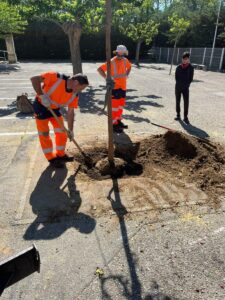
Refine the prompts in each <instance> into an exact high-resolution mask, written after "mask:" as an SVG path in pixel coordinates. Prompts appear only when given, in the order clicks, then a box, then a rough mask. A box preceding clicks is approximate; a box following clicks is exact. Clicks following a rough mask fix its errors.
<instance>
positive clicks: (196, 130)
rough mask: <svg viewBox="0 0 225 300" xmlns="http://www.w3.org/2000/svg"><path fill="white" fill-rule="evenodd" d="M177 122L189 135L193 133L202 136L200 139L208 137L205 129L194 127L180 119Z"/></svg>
mask: <svg viewBox="0 0 225 300" xmlns="http://www.w3.org/2000/svg"><path fill="white" fill-rule="evenodd" d="M179 123H180V125H181V126H182V127H183V128H184V130H186V131H187V132H188V133H189V134H191V135H194V136H196V137H199V138H202V139H205V138H209V137H210V136H209V135H208V133H207V132H206V131H204V130H202V129H200V128H198V127H195V126H193V125H191V124H186V123H184V122H183V121H182V120H180V121H179Z"/></svg>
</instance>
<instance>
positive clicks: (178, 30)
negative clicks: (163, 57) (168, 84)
mask: <svg viewBox="0 0 225 300" xmlns="http://www.w3.org/2000/svg"><path fill="white" fill-rule="evenodd" d="M168 20H169V23H170V30H169V39H170V41H173V42H174V47H173V55H172V60H171V66H170V72H169V74H171V71H172V67H173V61H174V53H175V50H176V46H177V42H178V41H179V39H180V38H181V36H182V35H183V34H184V33H185V32H186V31H187V29H188V27H189V26H190V21H188V20H185V19H184V18H179V17H178V15H176V14H175V13H174V14H173V15H172V17H169V18H168Z"/></svg>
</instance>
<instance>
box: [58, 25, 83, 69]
mask: <svg viewBox="0 0 225 300" xmlns="http://www.w3.org/2000/svg"><path fill="white" fill-rule="evenodd" d="M62 28H63V30H64V32H65V33H66V34H67V35H68V38H69V44H70V54H71V61H72V65H73V74H77V73H82V62H81V55H80V37H81V33H82V28H81V25H80V24H79V23H75V22H66V23H64V24H63V25H62Z"/></svg>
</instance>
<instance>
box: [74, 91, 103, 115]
mask: <svg viewBox="0 0 225 300" xmlns="http://www.w3.org/2000/svg"><path fill="white" fill-rule="evenodd" d="M94 97H95V92H94V89H93V88H92V87H91V86H90V87H89V88H88V89H87V90H86V91H85V92H83V93H81V94H80V96H79V108H80V111H81V112H82V113H90V114H97V115H103V114H105V113H104V112H103V110H102V109H103V105H104V101H102V100H96V99H95V98H94ZM100 105H102V106H100Z"/></svg>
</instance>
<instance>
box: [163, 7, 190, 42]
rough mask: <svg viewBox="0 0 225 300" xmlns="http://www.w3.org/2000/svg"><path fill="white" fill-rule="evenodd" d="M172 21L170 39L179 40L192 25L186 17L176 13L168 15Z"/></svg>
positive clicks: (170, 21)
mask: <svg viewBox="0 0 225 300" xmlns="http://www.w3.org/2000/svg"><path fill="white" fill-rule="evenodd" d="M168 21H169V23H170V30H169V39H170V41H178V40H179V39H180V37H181V36H182V35H183V34H184V33H185V32H186V31H187V29H188V27H189V26H190V21H189V20H185V19H184V18H179V17H178V15H177V14H176V13H173V15H172V16H171V17H168Z"/></svg>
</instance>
